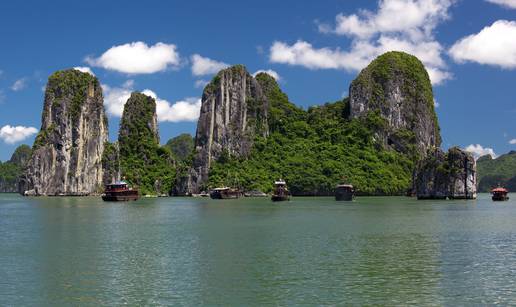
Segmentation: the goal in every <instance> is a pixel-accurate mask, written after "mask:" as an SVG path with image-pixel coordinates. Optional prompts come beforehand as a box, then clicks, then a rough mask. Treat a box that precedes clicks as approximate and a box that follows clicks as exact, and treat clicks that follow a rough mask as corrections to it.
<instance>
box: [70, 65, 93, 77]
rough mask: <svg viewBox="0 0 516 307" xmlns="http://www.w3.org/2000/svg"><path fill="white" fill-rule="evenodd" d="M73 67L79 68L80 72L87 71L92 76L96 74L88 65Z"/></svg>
mask: <svg viewBox="0 0 516 307" xmlns="http://www.w3.org/2000/svg"><path fill="white" fill-rule="evenodd" d="M73 69H75V70H78V71H80V72H85V73H88V74H90V75H92V76H95V74H94V73H93V71H92V70H91V68H89V67H87V66H76V67H74V68H73Z"/></svg>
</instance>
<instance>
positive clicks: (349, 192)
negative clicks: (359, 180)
mask: <svg viewBox="0 0 516 307" xmlns="http://www.w3.org/2000/svg"><path fill="white" fill-rule="evenodd" d="M354 197H355V189H354V188H353V186H352V185H351V184H338V185H337V186H336V187H335V200H339V201H340V200H344V201H351V200H353V198H354Z"/></svg>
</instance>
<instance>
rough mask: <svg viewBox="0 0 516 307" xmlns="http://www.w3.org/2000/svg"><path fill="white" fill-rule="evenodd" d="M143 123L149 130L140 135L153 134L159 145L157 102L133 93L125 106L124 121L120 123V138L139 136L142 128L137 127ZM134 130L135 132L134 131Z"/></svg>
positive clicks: (141, 94) (138, 93) (143, 95)
mask: <svg viewBox="0 0 516 307" xmlns="http://www.w3.org/2000/svg"><path fill="white" fill-rule="evenodd" d="M135 123H142V124H144V125H145V126H146V127H147V128H148V129H145V130H144V131H140V133H151V134H152V137H153V138H154V140H155V141H156V143H157V144H159V131H158V116H157V113H156V100H155V99H154V98H152V97H150V96H147V95H145V94H143V93H140V92H132V93H131V96H130V97H129V99H128V100H127V102H126V103H125V105H124V111H123V114H122V120H121V121H120V131H119V138H120V136H122V137H124V136H127V135H130V134H132V135H138V130H134V129H141V128H142V127H140V126H138V125H135ZM133 130H134V131H133Z"/></svg>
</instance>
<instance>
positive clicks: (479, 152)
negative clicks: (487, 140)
mask: <svg viewBox="0 0 516 307" xmlns="http://www.w3.org/2000/svg"><path fill="white" fill-rule="evenodd" d="M464 150H466V151H467V152H470V153H472V154H473V156H474V157H475V160H476V159H478V158H480V157H482V156H485V155H491V157H493V158H496V157H497V155H496V154H495V152H494V150H493V149H492V148H489V147H483V146H482V145H480V144H471V145H469V146H468V147H466V148H465V149H464Z"/></svg>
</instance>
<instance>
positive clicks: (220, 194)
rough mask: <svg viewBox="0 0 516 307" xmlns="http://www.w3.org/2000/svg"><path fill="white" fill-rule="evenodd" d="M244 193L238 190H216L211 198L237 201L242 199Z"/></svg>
mask: <svg viewBox="0 0 516 307" xmlns="http://www.w3.org/2000/svg"><path fill="white" fill-rule="evenodd" d="M242 195H243V193H242V192H241V191H240V190H239V189H236V188H229V187H223V188H215V189H213V190H212V191H211V192H210V197H211V198H212V199H235V198H240V197H241V196H242Z"/></svg>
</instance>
